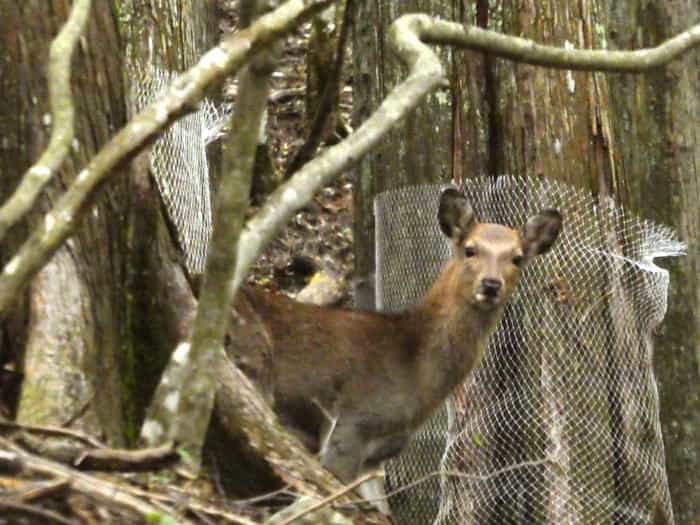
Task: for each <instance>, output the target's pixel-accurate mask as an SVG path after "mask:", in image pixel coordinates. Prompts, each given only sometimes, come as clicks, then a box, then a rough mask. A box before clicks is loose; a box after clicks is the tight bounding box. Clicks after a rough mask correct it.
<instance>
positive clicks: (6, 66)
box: [0, 0, 127, 444]
mask: <svg viewBox="0 0 700 525" xmlns="http://www.w3.org/2000/svg"><path fill="white" fill-rule="evenodd" d="M71 3H72V2H70V1H68V0H51V1H47V0H28V1H26V2H14V1H12V0H2V1H0V13H2V14H1V15H0V47H1V48H2V49H3V54H4V58H3V60H2V61H0V91H1V92H2V94H3V96H2V98H1V99H0V136H2V147H1V148H0V172H2V177H1V178H0V200H2V201H4V200H5V199H6V198H7V197H8V195H9V194H10V193H11V192H12V191H13V189H14V188H15V187H16V185H17V183H18V182H19V180H20V178H21V176H22V175H23V173H24V172H25V171H26V170H27V169H28V168H29V167H30V166H31V165H32V163H33V162H35V161H36V160H37V158H38V156H39V155H40V153H41V152H42V151H43V148H44V147H45V146H46V144H47V141H48V137H49V134H50V118H49V109H48V94H47V78H46V67H47V60H48V49H49V45H50V43H51V40H52V39H53V37H54V36H55V35H56V33H57V32H58V31H59V29H60V27H61V26H62V24H63V23H64V22H65V20H66V18H67V14H68V12H69V9H70V7H71ZM82 42H84V43H83V45H79V46H78V50H77V51H76V54H75V57H74V60H73V76H72V89H73V94H74V102H75V104H76V137H75V140H74V142H73V146H72V148H71V153H70V155H69V157H68V159H67V161H66V162H65V163H64V165H63V168H62V169H61V170H60V172H59V173H58V175H57V177H55V179H54V180H53V182H52V183H51V184H50V186H49V187H48V189H47V190H46V191H45V192H44V196H43V197H42V198H41V200H40V202H39V204H38V206H37V207H36V209H35V210H33V211H32V213H31V214H30V216H29V217H28V218H27V220H25V221H23V222H22V223H21V224H20V225H18V226H17V227H16V228H15V229H14V230H13V231H12V232H11V235H10V236H8V237H7V238H6V239H5V240H4V241H3V243H2V246H1V247H0V254H1V255H0V258H1V259H2V262H3V264H4V263H5V262H7V260H8V259H9V257H10V256H11V255H12V254H13V253H14V252H15V251H16V249H17V247H18V246H19V244H20V243H21V242H22V241H23V240H24V239H25V238H26V235H27V233H28V232H29V231H30V230H31V229H33V227H34V226H36V225H37V224H38V221H40V220H42V216H43V212H45V211H46V210H47V209H48V208H49V207H50V206H51V205H52V204H53V202H54V201H55V199H56V197H57V196H58V195H59V194H60V193H61V192H62V191H63V189H64V188H65V187H66V186H67V185H68V184H70V183H71V181H72V180H73V179H74V177H75V176H76V174H77V173H78V172H79V171H80V170H81V169H82V167H83V166H84V165H85V163H86V161H87V160H88V159H89V158H90V157H91V156H92V155H93V154H94V153H95V151H97V150H98V149H99V148H100V146H101V145H102V144H104V143H105V142H106V140H107V139H108V138H109V137H110V135H111V134H112V133H113V132H114V130H115V129H118V128H119V127H120V126H122V125H123V124H124V122H125V120H126V107H125V104H124V102H125V98H124V89H123V84H122V76H121V75H122V73H121V71H122V60H121V57H122V54H121V49H120V40H119V35H118V29H117V20H116V17H115V14H114V12H113V10H112V6H111V4H110V3H109V2H107V1H98V2H95V3H94V5H93V9H92V11H91V13H90V20H89V23H88V28H87V33H86V34H85V38H84V40H82ZM96 87H97V88H96ZM126 207H127V192H126V177H122V178H121V179H120V181H119V182H118V183H116V184H114V185H112V186H111V187H110V188H109V190H108V191H107V192H105V193H104V194H103V196H102V197H101V198H100V199H99V200H98V201H97V202H96V203H95V204H94V207H93V210H92V211H91V212H90V214H89V215H88V216H87V217H86V218H85V219H84V220H83V222H82V224H81V225H80V227H79V229H78V231H77V233H76V234H75V235H74V236H73V237H72V238H71V239H70V240H69V241H68V242H67V243H66V244H65V246H64V247H63V248H61V249H60V250H59V251H58V252H57V253H56V255H55V256H54V257H53V259H52V260H51V261H50V262H49V263H48V264H47V265H46V266H45V267H44V268H43V269H42V270H41V272H40V273H39V274H38V275H37V276H36V278H35V279H34V280H33V282H32V284H31V286H30V288H29V289H28V291H27V292H26V293H25V294H24V297H23V298H22V299H21V300H20V301H18V302H17V303H16V304H17V307H16V308H15V310H14V311H13V312H12V314H11V315H9V316H8V317H7V318H6V319H4V320H3V323H4V328H5V331H6V337H5V339H4V341H3V342H2V348H0V352H1V353H3V354H5V355H6V356H7V355H12V356H13V357H14V358H15V359H17V361H18V362H21V363H22V372H23V374H24V378H23V384H22V390H21V395H20V398H19V404H18V407H17V419H18V420H19V421H20V422H23V423H33V424H44V425H57V426H63V425H70V426H73V427H78V428H81V429H84V430H86V431H89V432H91V433H93V434H96V435H103V436H104V437H105V438H106V439H107V440H108V441H110V442H113V443H117V444H118V443H120V442H121V441H122V437H123V436H122V422H123V419H122V403H121V395H120V389H121V386H122V384H121V375H120V364H121V358H120V356H121V351H122V330H123V327H124V316H123V312H124V304H125V296H124V287H123V282H124V270H123V269H124V262H125V255H124V254H125V249H124V248H125V235H124V232H125V223H124V220H123V217H124V216H125V210H126Z"/></svg>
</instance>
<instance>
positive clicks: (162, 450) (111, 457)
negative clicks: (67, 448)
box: [73, 444, 180, 472]
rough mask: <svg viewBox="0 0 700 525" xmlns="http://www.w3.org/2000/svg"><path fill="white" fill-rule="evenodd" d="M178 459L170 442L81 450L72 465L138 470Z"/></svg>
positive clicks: (167, 463) (90, 468) (169, 465)
mask: <svg viewBox="0 0 700 525" xmlns="http://www.w3.org/2000/svg"><path fill="white" fill-rule="evenodd" d="M179 459H180V456H179V455H178V453H177V451H176V450H175V448H174V447H173V445H172V444H167V445H164V446H161V447H156V448H143V449H139V450H124V449H112V448H101V449H97V450H86V451H84V452H82V453H81V454H80V455H79V456H78V457H77V459H76V460H75V461H74V462H73V465H74V466H75V467H77V468H79V469H81V470H101V471H129V472H139V471H147V470H156V469H161V468H166V467H171V466H173V465H174V464H175V463H177V461H178V460H179Z"/></svg>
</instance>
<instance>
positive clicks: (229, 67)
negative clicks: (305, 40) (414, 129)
mask: <svg viewBox="0 0 700 525" xmlns="http://www.w3.org/2000/svg"><path fill="white" fill-rule="evenodd" d="M332 1H333V0H289V1H287V2H285V3H284V4H283V5H282V6H280V7H279V8H278V9H276V10H274V11H273V12H271V13H269V14H268V15H265V16H263V17H261V18H260V19H259V20H258V21H257V22H256V23H255V24H253V25H252V26H251V27H250V28H248V29H246V30H243V31H240V32H238V33H236V34H234V35H232V36H231V37H230V38H227V39H226V40H224V41H223V42H222V43H221V44H219V45H218V46H216V47H215V48H213V49H212V50H211V51H209V52H207V53H206V54H205V55H204V56H203V57H202V58H201V59H200V61H199V62H198V63H197V64H196V65H195V66H194V67H192V68H191V69H190V70H189V71H187V72H185V73H184V74H182V75H181V76H180V77H179V78H177V79H176V80H175V81H174V82H173V84H172V85H171V86H170V88H169V89H168V90H167V91H166V92H165V94H164V95H163V96H161V97H159V98H158V100H156V101H155V102H153V103H152V104H150V105H149V106H148V107H146V108H145V109H143V110H142V111H141V112H140V113H139V114H138V115H136V116H135V117H134V118H133V119H132V120H131V122H130V123H129V124H127V125H126V126H125V127H124V128H122V129H121V130H120V131H119V132H118V133H117V134H116V135H115V136H114V137H113V138H112V139H111V140H110V141H109V142H108V143H107V144H106V145H105V146H104V147H103V148H102V149H101V150H100V151H99V152H98V153H97V155H95V157H93V159H92V160H91V161H90V163H89V164H88V166H87V167H86V168H85V169H83V170H82V171H81V172H80V173H79V174H78V176H77V177H76V179H75V181H74V182H73V184H72V185H71V186H70V188H69V189H68V191H66V193H64V194H63V195H62V196H61V198H60V199H59V200H58V202H57V203H56V204H55V205H54V207H53V208H52V209H51V211H49V213H47V214H46V217H45V218H44V221H43V223H42V224H40V225H39V226H38V227H37V228H36V229H35V231H34V232H33V233H32V235H31V237H30V238H29V239H28V240H27V241H26V242H25V243H24V244H23V245H22V247H21V248H20V249H19V251H18V253H17V254H16V255H15V256H14V257H12V258H11V259H10V261H9V262H8V263H7V264H6V265H5V268H4V269H3V271H2V273H1V274H0V316H1V315H3V314H4V313H5V312H6V311H7V309H8V308H9V306H10V305H11V304H12V302H13V301H14V300H15V299H16V298H17V296H18V294H19V292H20V291H21V290H22V289H23V287H24V286H25V285H26V284H27V282H28V281H29V279H30V278H31V277H32V276H33V275H34V274H35V273H36V272H37V271H38V270H39V269H40V268H41V267H42V266H43V265H44V264H45V263H46V261H47V260H48V259H49V258H50V257H51V256H52V255H53V254H54V253H55V251H56V250H57V249H58V247H59V246H60V245H61V244H62V243H63V242H64V241H65V240H66V239H67V238H68V236H70V235H71V234H72V233H73V231H74V228H75V225H76V224H77V223H78V222H79V218H80V217H82V216H83V214H84V213H85V212H86V210H87V209H89V206H90V204H91V202H92V200H93V199H94V197H95V196H96V194H97V192H98V190H99V189H100V188H101V187H102V185H103V184H104V183H105V182H106V181H107V180H108V178H109V176H110V175H111V174H113V173H114V170H115V168H116V167H117V166H118V165H119V164H120V163H122V162H125V161H127V160H128V159H130V158H131V157H132V156H133V155H135V154H136V153H138V152H139V151H140V150H141V149H143V148H144V147H145V146H146V145H148V144H149V142H150V141H151V140H152V139H154V138H155V136H156V135H157V134H158V133H160V132H162V131H163V130H165V129H167V128H168V127H169V126H170V125H172V124H173V122H175V121H176V120H177V119H178V118H179V117H181V116H182V115H183V114H185V113H187V112H189V111H192V110H193V109H194V108H195V107H196V105H197V104H198V103H199V101H200V100H202V98H203V97H204V93H205V90H206V89H208V88H210V87H212V86H213V85H215V84H216V83H218V82H220V81H221V80H222V79H223V78H224V77H225V76H226V75H228V74H230V73H232V72H234V71H237V70H238V69H239V68H240V67H241V66H242V65H243V64H245V63H246V62H247V61H248V60H249V59H250V58H251V57H253V56H254V55H255V54H257V53H258V52H260V51H261V50H262V49H264V48H266V47H268V46H270V45H271V44H272V43H274V42H275V41H277V40H278V39H279V38H280V37H282V36H284V35H285V34H287V33H288V32H289V31H291V30H292V29H294V28H295V27H296V26H298V25H299V24H300V23H302V22H303V21H305V20H306V19H308V18H309V17H311V16H313V15H314V14H315V13H316V12H318V11H319V10H321V9H323V8H325V7H327V6H328V5H330V4H331V3H332Z"/></svg>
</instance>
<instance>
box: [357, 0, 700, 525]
mask: <svg viewBox="0 0 700 525" xmlns="http://www.w3.org/2000/svg"><path fill="white" fill-rule="evenodd" d="M434 9H435V10H434ZM407 11H424V12H428V13H430V14H436V15H438V16H440V17H442V18H453V19H455V20H457V21H460V22H463V23H467V24H473V25H479V26H482V27H486V28H489V29H493V30H496V31H500V32H503V33H506V34H511V35H518V36H522V37H525V38H530V39H532V40H535V41H537V42H540V43H543V44H551V45H556V46H573V47H578V48H598V49H601V48H606V47H607V48H615V49H634V48H638V47H643V46H653V45H657V44H659V43H660V42H661V41H663V40H665V39H667V38H668V37H670V36H671V35H673V34H676V33H678V32H679V31H681V30H683V29H687V28H688V26H689V25H690V24H691V23H692V21H694V20H697V19H698V8H697V6H691V5H690V4H688V3H681V2H668V3H664V2H660V1H656V2H647V3H645V4H643V5H640V4H639V3H638V2H632V1H627V2H617V3H614V5H612V4H610V3H609V2H607V3H606V2H603V1H601V0H584V1H583V2H579V3H571V2H566V1H562V0H547V1H545V2H529V1H525V0H516V1H514V2H500V1H497V2H486V1H485V0H474V1H472V2H462V3H458V5H456V6H455V5H453V3H451V2H398V1H394V2H364V3H362V5H359V6H357V12H356V19H355V34H354V46H355V47H354V61H355V64H354V66H355V70H354V75H355V77H354V79H355V81H354V96H355V105H356V117H357V118H361V117H362V116H364V115H366V114H367V113H368V112H369V111H371V109H373V108H374V107H376V105H377V101H378V100H381V98H382V97H383V96H384V94H385V93H386V92H387V91H388V89H389V87H388V86H391V85H393V84H394V83H395V81H396V78H398V76H399V75H401V74H403V70H402V69H401V68H400V67H398V66H397V65H396V64H395V63H394V62H392V60H391V59H390V58H389V57H388V56H387V53H385V49H384V47H383V45H384V44H383V35H384V34H385V29H386V27H387V26H388V23H389V22H390V20H391V19H393V18H395V17H396V16H397V15H398V14H399V12H402V13H403V12H407ZM450 56H451V57H452V62H451V63H450V62H448V60H447V58H446V57H445V55H444V54H443V61H444V63H445V65H447V66H451V70H449V69H448V71H450V73H449V75H450V79H451V84H452V90H451V92H450V93H447V92H444V91H439V92H436V93H435V94H434V95H433V96H431V97H430V98H429V100H428V101H427V102H426V103H425V104H423V105H422V106H421V108H419V110H418V111H416V112H415V113H414V115H413V116H412V117H411V118H409V119H408V120H407V122H406V125H405V126H403V127H401V128H400V129H398V130H397V131H395V132H394V134H393V135H391V136H390V137H389V138H387V140H386V141H385V146H384V147H382V148H379V149H378V150H377V151H376V152H375V153H373V154H372V155H370V156H368V158H367V159H366V160H365V161H363V162H362V163H361V164H360V166H359V168H358V173H357V180H356V186H355V191H356V197H355V199H356V202H355V211H356V214H355V230H354V231H355V242H356V264H357V276H358V280H359V283H358V284H359V289H358V296H357V301H358V304H359V305H360V306H361V307H371V306H372V305H373V304H374V294H373V290H372V283H373V268H374V248H373V246H372V245H373V242H374V229H373V228H374V227H373V220H372V213H371V208H372V199H373V198H374V196H375V195H376V194H377V193H378V192H379V191H382V190H384V189H387V188H390V187H396V186H401V185H404V184H406V183H411V184H416V183H421V182H425V181H427V180H441V181H445V182H446V181H448V180H449V179H450V178H454V179H455V180H458V181H459V180H462V179H463V178H465V177H471V176H478V175H492V176H493V175H500V174H511V175H518V176H525V177H535V178H539V177H547V178H553V179H557V180H560V181H563V182H565V183H567V184H571V185H574V186H577V187H583V188H587V189H590V191H592V192H593V193H594V194H595V195H598V196H600V197H606V196H613V197H614V199H615V200H616V201H617V202H618V203H620V204H622V205H624V206H625V207H626V208H628V209H629V210H630V211H632V212H634V213H638V214H639V215H641V216H644V217H648V218H650V219H652V220H656V221H658V222H662V223H667V224H670V225H671V226H672V227H674V228H675V229H676V230H678V231H679V232H680V233H681V236H682V238H683V239H684V240H685V241H686V242H687V243H688V245H689V247H690V249H689V255H688V257H685V258H683V259H681V260H680V261H677V262H676V261H673V262H671V263H669V264H668V265H666V266H668V267H669V269H670V270H671V273H672V275H671V295H670V297H669V312H668V314H667V317H666V320H665V322H664V324H663V325H662V329H661V330H662V334H661V335H662V336H661V337H658V338H657V340H656V341H655V343H656V352H655V367H656V373H657V376H658V378H659V385H660V396H661V418H662V426H663V432H664V439H665V446H666V454H667V467H668V475H669V484H670V488H671V496H672V499H673V505H674V508H675V513H676V520H677V522H678V523H686V522H689V521H690V520H691V519H692V518H693V517H694V516H696V515H697V514H698V513H699V512H700V500H699V499H698V493H697V490H696V488H697V485H698V476H697V472H698V471H700V465H698V462H699V461H700V455H699V454H698V452H697V451H698V450H700V421H699V420H698V418H699V417H700V416H699V415H698V414H700V407H699V404H700V389H698V387H697V385H698V384H700V378H699V377H698V374H699V372H700V365H699V362H698V361H699V360H700V358H699V352H700V348H699V347H698V342H697V332H696V326H698V319H697V317H698V314H697V313H696V312H697V311H698V304H697V302H698V300H699V299H700V294H698V292H697V286H696V285H697V284H698V283H697V274H698V267H697V265H698V262H697V261H698V242H697V239H696V237H697V235H698V233H697V232H698V230H699V228H698V226H700V224H699V223H700V215H699V214H698V210H697V206H696V204H695V203H694V199H695V200H697V199H696V196H697V195H698V183H697V180H698V176H697V175H698V174H697V169H698V168H697V166H698V165H700V164H699V163H698V151H697V148H696V147H694V146H695V144H696V143H697V137H698V122H700V120H698V116H699V115H698V113H699V112H700V106H699V104H698V102H697V96H696V95H697V93H698V88H699V87H700V86H698V78H696V77H697V75H695V74H694V72H696V71H697V67H698V61H699V59H698V58H697V54H696V53H694V54H691V55H689V56H687V57H685V58H684V59H683V60H681V61H678V62H676V63H674V64H672V65H671V66H669V67H666V68H662V69H659V70H657V71H654V72H652V73H649V74H645V75H640V76H632V75H612V74H611V75H604V74H599V73H596V74H592V73H579V72H569V71H565V70H548V69H544V68H540V67H534V66H527V65H521V64H513V63H511V62H509V61H505V60H500V59H498V60H497V59H493V58H491V57H489V56H488V55H482V54H477V53H473V52H459V53H456V54H454V55H450ZM431 175H432V176H433V177H434V178H432V179H431V178H430V176H431ZM621 241H622V240H617V239H611V240H608V244H609V247H610V249H612V250H617V249H619V248H620V246H621ZM613 278H614V276H613ZM620 301H622V302H620ZM624 301H626V299H625V298H624V297H621V298H617V297H616V298H613V299H611V300H610V301H609V304H608V306H606V308H607V309H608V310H607V311H608V312H611V311H612V309H615V308H618V309H619V308H623V307H624ZM601 315H610V314H609V313H608V314H601ZM531 321H532V322H535V321H536V320H531ZM603 324H604V325H605V326H603V325H601V326H599V327H598V328H600V329H605V330H606V331H607V332H608V336H609V337H610V338H612V339H611V340H613V341H617V342H618V343H617V346H615V345H612V346H615V348H618V347H619V348H621V349H622V350H623V351H624V345H620V344H619V342H620V341H624V334H622V333H621V331H620V327H619V326H616V324H615V322H614V321H610V322H609V321H607V320H606V321H604V322H603ZM587 329H590V330H592V331H593V330H594V327H592V326H590V327H588V328H587ZM565 343H566V341H562V344H565ZM524 344H527V343H524ZM620 357H621V356H619V355H617V354H616V350H615V349H612V347H611V350H610V351H609V352H607V353H606V354H605V355H599V356H585V355H581V357H580V358H578V359H595V360H596V361H595V362H599V363H600V366H601V367H603V366H608V367H613V368H614V367H615V366H619V359H620ZM572 359H574V360H575V359H577V357H576V356H574V357H572ZM543 370H544V372H542V371H539V372H536V371H533V373H535V372H536V373H542V374H543V375H542V376H541V378H540V380H541V381H542V382H543V385H546V384H547V383H548V381H550V380H551V378H548V377H547V373H546V369H543ZM513 379H515V378H513ZM597 379H600V380H602V381H603V382H602V388H603V390H604V391H603V392H599V391H597V390H596V389H600V388H601V383H600V382H598V383H597V385H596V384H595V383H594V382H591V384H590V386H589V387H587V388H589V389H590V394H591V395H596V396H602V397H603V398H607V403H606V405H605V406H604V407H602V408H601V410H600V411H599V412H597V413H595V414H593V416H592V417H594V419H596V421H592V422H591V426H593V425H594V424H595V425H600V426H601V427H603V428H604V427H605V426H606V425H624V424H626V422H627V421H626V418H627V417H628V414H627V412H626V407H625V404H626V401H625V399H626V398H625V397H624V396H625V395H629V394H627V393H624V392H622V393H616V391H615V390H614V389H613V388H611V385H610V384H608V382H609V381H611V379H610V378H597ZM612 380H613V381H615V380H616V379H612ZM606 385H607V386H606ZM543 401H546V402H545V405H544V406H548V407H550V409H552V410H554V411H555V412H557V411H558V410H559V409H560V408H561V407H560V405H561V402H560V400H557V399H550V400H543ZM557 407H559V408H557ZM553 413H554V412H553ZM535 417H540V416H539V415H537V416H535ZM562 421H565V420H562ZM551 432H552V433H551V434H550V435H549V436H548V438H547V439H549V440H555V441H556V439H557V436H556V434H557V432H556V429H551ZM523 439H525V438H523ZM560 445H567V446H568V445H569V444H566V443H563V444H561V443H560ZM608 445H609V446H608V448H607V449H605V448H604V447H603V449H604V450H602V452H601V454H602V455H601V456H600V457H599V458H598V460H599V462H600V463H601V465H602V467H601V468H602V469H603V470H604V472H603V473H601V472H598V476H599V480H600V482H601V483H603V484H604V485H605V486H606V487H609V488H611V489H612V488H613V486H614V484H615V483H616V482H617V479H618V477H619V476H620V471H618V470H617V469H618V468H620V469H624V468H625V466H624V464H625V462H628V461H630V458H625V457H624V454H622V452H621V444H620V443H619V442H616V441H615V439H611V440H610V441H609V442H608ZM567 446H565V447H564V450H566V457H567V458H568V459H567V463H568V467H567V468H568V469H569V471H568V472H567V475H569V476H571V477H572V479H574V480H576V479H577V477H579V476H580V477H585V476H586V475H587V472H586V468H587V466H586V465H584V464H581V463H580V462H579V460H578V459H577V456H578V455H579V451H577V450H576V449H575V448H573V449H572V448H567ZM621 454H622V455H621ZM616 461H620V462H622V464H623V466H619V467H613V464H614V463H615V462H616ZM550 482H551V480H550ZM561 490H564V491H565V490H567V489H566V486H564V485H562V484H557V483H556V482H554V483H552V484H551V489H550V491H551V492H552V498H553V499H555V500H556V499H557V498H558V496H557V491H561ZM610 492H612V490H611V491H610ZM609 495H610V498H611V499H610V501H606V502H605V504H610V505H614V504H617V503H619V502H617V503H616V502H615V501H614V500H613V496H612V495H611V494H609ZM605 504H601V505H600V506H599V507H597V508H585V507H583V506H579V507H578V510H577V511H575V512H577V513H578V517H576V516H567V519H570V520H573V522H576V521H577V519H586V520H588V522H591V523H592V522H596V523H603V521H599V518H600V519H602V518H601V516H600V515H597V514H596V513H597V512H599V511H600V509H602V508H603V507H604V506H605ZM559 510H561V509H559ZM533 512H535V513H536V514H538V515H540V514H541V513H542V512H545V513H546V515H547V516H548V519H550V520H553V521H551V522H557V520H558V519H560V518H561V516H559V514H557V512H559V511H558V510H557V508H556V506H554V505H553V504H549V505H548V507H546V508H544V509H543V510H542V511H539V510H533ZM557 516H559V518H557Z"/></svg>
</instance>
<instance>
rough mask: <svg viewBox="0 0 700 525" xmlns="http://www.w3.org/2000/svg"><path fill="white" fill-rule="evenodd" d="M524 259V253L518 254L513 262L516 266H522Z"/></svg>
mask: <svg viewBox="0 0 700 525" xmlns="http://www.w3.org/2000/svg"><path fill="white" fill-rule="evenodd" d="M523 261H525V257H523V256H522V255H516V256H515V257H513V264H514V265H515V266H518V267H520V266H522V265H523Z"/></svg>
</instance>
